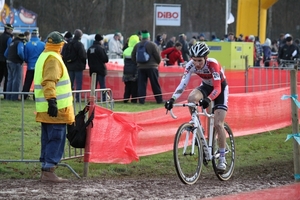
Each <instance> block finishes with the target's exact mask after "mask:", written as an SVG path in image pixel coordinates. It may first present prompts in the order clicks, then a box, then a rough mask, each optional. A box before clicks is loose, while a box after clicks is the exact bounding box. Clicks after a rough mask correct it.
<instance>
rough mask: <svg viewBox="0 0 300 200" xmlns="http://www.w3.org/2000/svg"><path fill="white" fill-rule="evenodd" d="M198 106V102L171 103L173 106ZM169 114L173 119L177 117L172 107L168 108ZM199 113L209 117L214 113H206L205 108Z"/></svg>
mask: <svg viewBox="0 0 300 200" xmlns="http://www.w3.org/2000/svg"><path fill="white" fill-rule="evenodd" d="M197 106H200V105H199V104H198V103H176V104H173V107H194V108H195V107H197ZM170 115H171V116H172V118H173V119H177V116H176V115H175V114H174V112H173V109H171V110H170ZM200 115H204V116H206V117H208V118H211V117H213V116H214V114H209V113H207V110H206V109H202V113H200Z"/></svg>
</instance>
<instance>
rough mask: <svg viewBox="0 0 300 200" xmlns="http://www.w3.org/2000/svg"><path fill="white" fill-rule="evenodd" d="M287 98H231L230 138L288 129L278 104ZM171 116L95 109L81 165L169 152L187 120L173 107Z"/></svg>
mask: <svg viewBox="0 0 300 200" xmlns="http://www.w3.org/2000/svg"><path fill="white" fill-rule="evenodd" d="M299 89H300V87H298V91H299ZM289 94H290V89H289V88H280V89H274V90H268V91H263V92H253V93H248V94H231V95H230V96H229V104H228V106H229V110H228V114H227V117H226V121H227V122H228V124H229V125H230V127H231V129H232V131H233V134H234V136H236V137H237V136H243V135H249V134H256V133H260V132H266V131H270V132H271V131H273V130H276V129H279V128H283V127H286V126H289V125H291V112H290V108H291V101H290V100H285V101H283V100H281V97H282V95H289ZM174 113H175V114H176V115H177V116H178V118H177V119H173V118H172V117H171V116H170V115H166V110H165V109H164V108H163V107H162V108H159V109H154V110H150V111H145V112H135V113H127V112H112V111H110V110H107V109H105V108H102V107H99V106H96V113H95V119H94V127H93V128H92V129H91V137H89V140H88V142H87V145H89V152H86V153H85V162H95V163H123V164H125V163H130V162H131V161H134V160H138V156H146V155H152V154H158V153H162V152H166V151H170V150H172V148H173V141H174V136H175V133H176V130H177V128H178V127H179V125H180V124H182V123H183V122H187V121H189V120H190V114H189V112H188V109H187V108H180V107H175V108H174ZM201 120H202V122H203V120H204V117H202V118H201ZM202 124H203V125H205V124H206V123H202ZM287 134H288V133H287Z"/></svg>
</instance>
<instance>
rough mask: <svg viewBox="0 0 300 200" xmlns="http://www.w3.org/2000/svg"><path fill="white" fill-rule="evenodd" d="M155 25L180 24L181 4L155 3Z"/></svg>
mask: <svg viewBox="0 0 300 200" xmlns="http://www.w3.org/2000/svg"><path fill="white" fill-rule="evenodd" d="M155 19H156V26H180V22H181V6H180V5H175V6H170V5H165V6H164V5H156V9H155Z"/></svg>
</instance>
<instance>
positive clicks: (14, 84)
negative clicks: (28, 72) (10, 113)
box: [4, 34, 25, 101]
mask: <svg viewBox="0 0 300 200" xmlns="http://www.w3.org/2000/svg"><path fill="white" fill-rule="evenodd" d="M24 42H25V36H24V34H19V35H18V36H17V37H15V38H14V39H13V40H12V42H11V43H10V44H9V46H8V47H7V49H6V51H5V52H4V56H5V57H6V59H7V71H8V76H7V88H6V91H7V92H19V88H20V84H21V79H22V78H21V75H22V69H23V68H22V64H23V62H24ZM18 96H19V95H18V94H7V95H6V99H7V100H12V101H17V100H18Z"/></svg>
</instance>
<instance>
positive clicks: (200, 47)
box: [189, 42, 209, 57]
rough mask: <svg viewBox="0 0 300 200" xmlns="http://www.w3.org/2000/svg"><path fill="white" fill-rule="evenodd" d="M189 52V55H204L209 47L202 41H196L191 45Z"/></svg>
mask: <svg viewBox="0 0 300 200" xmlns="http://www.w3.org/2000/svg"><path fill="white" fill-rule="evenodd" d="M189 53H190V56H191V57H205V56H207V55H208V54H209V48H208V46H207V44H206V43H204V42H196V43H195V44H194V45H193V46H191V48H190V52H189Z"/></svg>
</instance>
